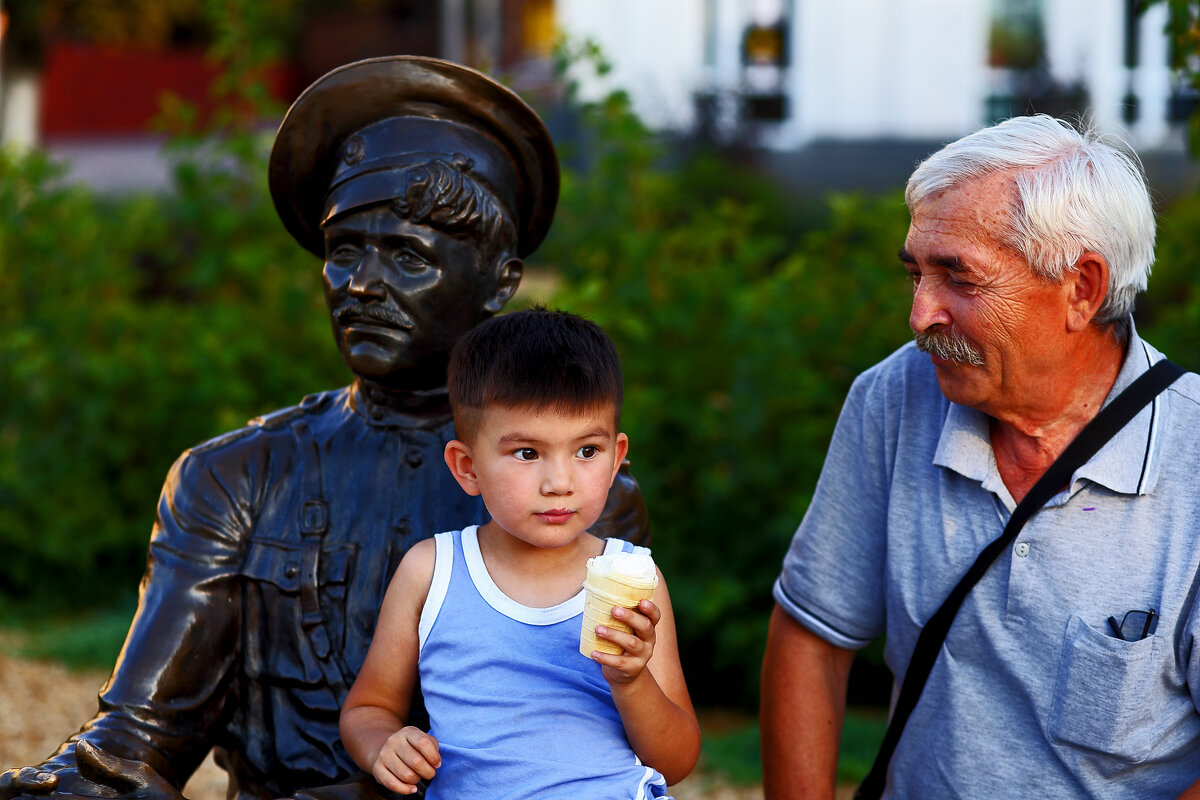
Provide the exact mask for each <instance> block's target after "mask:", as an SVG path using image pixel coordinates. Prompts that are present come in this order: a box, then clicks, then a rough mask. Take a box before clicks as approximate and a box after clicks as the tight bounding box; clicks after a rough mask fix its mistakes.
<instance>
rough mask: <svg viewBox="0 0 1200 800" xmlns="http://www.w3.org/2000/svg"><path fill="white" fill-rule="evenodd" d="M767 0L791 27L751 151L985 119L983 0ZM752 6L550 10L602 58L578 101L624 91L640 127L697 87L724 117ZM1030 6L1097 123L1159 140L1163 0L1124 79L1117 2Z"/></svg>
mask: <svg viewBox="0 0 1200 800" xmlns="http://www.w3.org/2000/svg"><path fill="white" fill-rule="evenodd" d="M772 1H773V2H776V3H778V2H783V3H784V4H785V7H786V8H787V9H788V14H789V20H790V42H789V47H790V51H791V64H790V66H789V68H788V69H787V70H786V72H785V74H784V81H785V87H786V88H785V93H786V95H787V97H788V118H787V119H785V120H784V121H782V122H779V123H764V124H760V125H759V126H758V134H759V136H758V139H759V141H760V142H761V143H763V144H766V145H767V146H771V147H776V148H779V149H790V148H794V147H798V146H802V145H804V144H806V143H808V142H811V141H813V140H814V139H820V138H832V139H851V140H852V139H876V138H900V139H928V140H947V139H951V138H955V137H957V136H961V135H963V134H965V133H969V132H970V131H972V130H975V129H976V128H978V127H979V126H980V125H982V124H984V123H985V122H986V119H985V114H986V105H985V102H986V98H987V96H988V94H989V93H990V92H992V91H993V90H994V89H995V88H996V82H997V81H998V80H1001V79H1002V76H1001V75H999V73H998V72H997V71H996V70H992V69H990V68H989V67H988V64H987V41H988V28H989V24H990V21H991V9H992V2H991V0H772ZM761 2H762V0H558V2H557V3H556V13H557V14H558V22H559V25H560V27H561V28H563V29H564V31H566V32H568V33H569V34H570V35H571V36H573V37H576V38H582V37H590V38H592V39H595V40H596V41H597V42H599V43H600V45H601V46H602V47H603V49H604V52H605V53H606V55H607V56H608V58H609V59H610V60H611V61H612V62H613V64H614V71H613V73H612V76H611V82H610V83H609V84H604V85H601V84H599V83H596V82H588V83H586V84H585V85H584V89H585V91H586V92H589V93H590V95H589V96H591V97H595V96H598V94H599V93H600V92H602V91H604V90H605V89H606V88H610V87H612V86H617V87H621V88H625V89H627V90H628V91H629V92H630V93H631V95H632V97H633V103H634V109H635V111H637V112H638V113H639V115H641V116H642V118H643V119H644V120H645V121H646V122H647V123H649V124H651V125H653V126H656V127H686V126H688V125H690V124H691V123H692V121H693V119H694V100H693V98H694V95H695V93H696V92H698V91H699V92H711V93H715V94H717V95H718V96H720V97H723V98H725V100H726V109H727V111H728V112H730V113H731V114H732V110H733V109H734V108H735V106H736V92H737V91H738V89H739V87H740V86H741V82H742V76H741V68H742V67H741V59H740V47H741V39H742V32H743V30H744V28H745V25H746V22H747V21H748V20H749V19H750V16H751V14H752V13H753V11H754V9H755V7H756V5H758V4H760V3H761ZM1043 10H1044V14H1045V31H1046V38H1047V42H1046V43H1047V59H1048V62H1049V68H1050V70H1051V74H1052V75H1053V77H1054V78H1055V79H1057V80H1058V81H1059V82H1061V83H1063V84H1068V85H1069V84H1072V83H1075V82H1078V81H1082V82H1083V83H1084V84H1085V85H1086V87H1087V89H1088V92H1089V95H1090V98H1091V101H1092V105H1093V109H1092V113H1093V117H1094V119H1095V121H1096V122H1097V123H1098V124H1099V125H1100V126H1101V127H1102V128H1103V129H1105V130H1108V131H1111V132H1114V133H1117V134H1119V135H1122V136H1125V137H1126V138H1128V139H1131V140H1132V141H1133V143H1134V144H1136V145H1138V146H1140V147H1156V146H1160V145H1163V144H1164V143H1166V142H1167V140H1168V139H1169V138H1170V136H1171V133H1172V132H1171V131H1170V130H1169V129H1168V126H1167V123H1166V119H1165V117H1166V107H1167V98H1168V96H1169V93H1170V73H1169V71H1168V68H1167V40H1166V37H1165V35H1164V34H1163V33H1162V29H1163V23H1164V22H1165V18H1166V9H1165V7H1164V6H1163V4H1158V5H1155V6H1153V7H1152V8H1151V9H1150V10H1149V11H1148V12H1147V13H1146V14H1145V16H1144V17H1143V20H1142V24H1141V53H1140V56H1141V58H1140V66H1139V68H1138V69H1136V70H1133V71H1130V70H1128V69H1126V68H1125V66H1124V46H1125V39H1124V37H1125V33H1124V25H1125V22H1124V0H1043ZM706 48H707V52H706ZM1131 87H1132V89H1133V90H1134V91H1135V92H1136V93H1137V94H1138V96H1139V98H1140V100H1141V107H1140V112H1141V113H1140V118H1139V119H1138V120H1137V121H1136V122H1135V123H1134V124H1133V125H1131V126H1128V127H1127V126H1126V125H1125V124H1124V120H1123V113H1122V103H1123V101H1124V99H1125V96H1126V93H1127V92H1128V91H1129V90H1130V88H1131ZM1176 138H1177V136H1176Z"/></svg>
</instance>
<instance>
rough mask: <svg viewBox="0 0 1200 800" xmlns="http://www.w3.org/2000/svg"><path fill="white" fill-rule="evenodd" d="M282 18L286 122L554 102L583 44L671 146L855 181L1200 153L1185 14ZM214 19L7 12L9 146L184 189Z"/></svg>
mask: <svg viewBox="0 0 1200 800" xmlns="http://www.w3.org/2000/svg"><path fill="white" fill-rule="evenodd" d="M266 2H267V4H268V5H271V6H280V5H284V6H290V7H291V8H292V9H293V11H294V14H293V17H294V19H293V20H292V21H291V22H289V23H288V24H290V25H292V26H293V27H294V31H293V32H292V33H291V35H290V36H289V37H287V41H288V42H290V47H289V48H288V52H282V53H280V54H279V57H278V59H277V62H276V63H275V66H274V67H273V68H272V70H271V74H270V75H269V80H268V85H269V86H270V90H271V92H272V93H273V94H275V95H276V96H277V97H278V99H279V100H280V101H281V102H282V103H284V104H286V103H287V102H288V101H290V100H291V99H292V98H293V97H295V95H296V94H297V93H298V92H299V91H300V89H302V88H303V87H304V86H305V85H307V84H308V83H309V82H310V81H311V80H312V79H314V78H315V77H317V76H319V75H320V74H323V73H324V72H325V71H326V70H328V69H329V68H332V67H334V66H336V65H339V64H342V63H346V62H348V61H351V60H354V59H357V58H363V57H368V56H375V55H384V54H391V53H400V52H404V53H413V54H421V55H431V56H440V57H444V58H448V59H451V60H455V61H460V62H464V63H468V64H472V65H475V66H479V67H481V68H483V69H485V70H488V71H490V72H492V73H494V74H497V75H500V76H503V77H504V79H505V80H507V81H508V82H510V83H511V84H513V85H514V86H515V87H517V88H518V89H519V90H521V91H523V92H527V93H532V94H534V95H538V94H540V93H541V94H545V93H551V92H552V87H553V82H554V71H553V66H552V60H553V59H552V55H553V50H554V47H555V43H556V42H557V41H559V38H560V37H561V36H566V37H568V39H569V40H571V41H593V42H595V43H596V44H598V45H599V47H600V51H601V52H602V53H603V54H604V56H605V58H606V59H607V60H608V61H609V62H611V65H612V69H611V71H609V72H608V73H607V74H605V75H602V76H600V75H595V74H593V73H584V72H582V71H581V73H580V75H579V76H578V79H579V80H580V82H581V91H582V93H583V96H584V97H585V98H586V97H595V96H599V95H601V94H602V93H604V92H606V91H609V90H611V89H614V88H617V89H623V90H625V91H627V92H628V93H629V95H630V97H631V100H632V103H633V107H634V110H635V111H636V112H637V113H638V114H639V116H640V117H641V118H642V119H643V120H644V121H645V122H646V123H648V124H649V125H651V126H652V127H655V128H658V129H661V130H664V131H666V132H669V133H671V134H677V135H680V136H684V137H693V138H696V139H701V140H704V141H707V142H710V143H713V144H716V145H718V146H724V147H731V148H741V149H750V150H753V151H755V152H758V153H760V154H761V158H762V159H764V160H766V161H767V162H770V163H775V164H776V165H778V168H779V169H780V171H782V172H784V173H794V172H797V171H798V172H800V173H803V174H805V175H807V176H808V178H809V179H810V180H815V181H824V182H826V183H835V184H836V183H837V182H838V181H839V176H843V177H842V178H841V180H843V181H849V182H851V183H854V184H855V185H857V184H858V183H861V182H863V181H866V182H868V183H869V182H870V181H871V180H872V179H874V180H875V181H876V182H878V183H880V184H883V185H894V184H895V182H896V181H897V180H902V179H903V176H904V175H905V174H906V173H907V171H908V169H910V168H911V165H912V162H913V160H914V159H915V158H919V157H921V156H922V155H924V154H925V153H927V152H929V150H931V149H932V147H933V146H936V144H937V143H940V142H944V141H946V140H948V139H951V138H955V137H957V136H960V135H962V134H964V133H966V132H968V131H970V130H973V129H974V128H976V127H978V126H980V125H982V124H986V123H988V122H991V121H994V120H998V119H1002V118H1004V117H1008V116H1012V115H1013V114H1018V113H1026V112H1029V111H1035V110H1036V111H1046V112H1049V113H1053V114H1056V115H1069V114H1084V113H1086V114H1089V115H1091V116H1092V118H1094V119H1095V120H1096V122H1097V123H1099V124H1100V126H1101V127H1102V128H1104V129H1106V130H1109V131H1112V132H1114V133H1117V134H1120V135H1122V136H1123V137H1125V138H1126V139H1127V140H1129V141H1131V142H1132V143H1133V144H1134V145H1135V146H1136V147H1137V148H1139V150H1141V151H1143V152H1152V153H1167V154H1171V153H1175V154H1182V151H1183V135H1182V130H1183V126H1184V122H1185V120H1186V118H1187V115H1188V114H1189V113H1190V111H1191V110H1192V108H1193V107H1194V106H1195V104H1196V97H1195V94H1194V92H1190V90H1188V89H1187V88H1186V87H1185V86H1183V85H1181V84H1180V83H1179V82H1178V81H1177V80H1175V78H1174V76H1173V74H1172V72H1171V69H1170V68H1169V57H1170V55H1171V54H1170V43H1169V40H1168V37H1167V36H1166V35H1165V34H1164V32H1163V28H1164V24H1165V22H1166V14H1167V10H1166V6H1165V4H1164V3H1157V4H1151V5H1150V6H1149V7H1148V8H1145V9H1144V10H1143V9H1142V8H1141V7H1142V6H1144V5H1146V4H1145V2H1144V0H838V2H831V1H830V0H653V2H647V0H436V2H435V0H374V1H372V0H358V1H357V2H353V1H352V0H346V2H334V1H333V0H324V1H322V0H307V1H305V0H290V2H289V0H266ZM198 5H199V0H125V2H116V1H115V0H114V1H113V2H104V1H103V0H93V2H80V1H79V0H0V7H2V8H3V9H4V10H5V16H6V21H7V24H6V31H5V33H4V34H3V38H0V55H2V56H3V57H2V58H0V92H2V94H0V124H2V128H0V130H2V131H3V139H4V141H5V142H9V143H16V144H18V145H23V146H31V145H35V144H37V145H43V146H45V147H47V148H48V149H50V150H51V151H52V152H54V153H57V154H59V155H61V156H63V157H64V158H67V159H69V160H71V162H72V163H73V168H74V169H75V171H76V174H77V175H79V176H80V177H81V178H82V179H84V180H91V181H93V182H98V183H101V184H103V183H104V181H105V180H108V181H110V182H113V183H114V184H115V185H120V184H121V183H122V182H123V181H124V182H127V183H138V182H142V183H146V182H149V183H153V182H155V181H157V180H160V179H164V176H165V171H163V172H161V173H156V172H155V170H156V166H155V164H154V160H153V158H152V157H151V158H147V155H146V148H147V147H150V146H152V145H151V144H149V143H148V142H149V141H150V140H148V139H147V135H148V132H149V128H148V126H149V124H150V121H151V120H152V119H153V118H154V117H155V115H156V114H157V113H158V109H159V107H160V104H161V101H162V98H163V96H164V93H166V92H170V93H172V94H173V96H175V97H177V98H180V99H183V100H188V101H192V102H196V103H198V104H200V105H201V107H203V104H204V103H205V101H206V97H207V87H208V85H209V82H210V81H211V80H212V78H213V75H214V70H215V67H214V66H213V64H212V63H211V62H210V61H208V60H206V57H205V55H204V49H203V46H202V45H203V41H202V39H203V32H202V31H199V30H197V29H196V26H195V25H192V23H191V18H190V17H189V14H193V13H195V11H194V9H195V8H196V7H198ZM142 6H144V8H142ZM122 7H124V8H125V9H126V11H127V12H128V14H129V15H130V19H132V18H133V15H134V14H138V15H140V17H139V19H142V21H141V22H139V23H137V24H138V25H141V26H142V27H143V28H146V29H147V30H143V31H142V32H141V33H140V34H138V33H136V32H135V35H130V33H129V32H128V31H126V32H125V33H124V35H120V36H114V35H111V34H109V35H106V33H105V30H104V25H105V19H106V17H105V9H109V11H108V17H107V19H108V20H109V22H108V24H109V25H110V27H113V26H114V24H115V23H113V22H112V20H114V19H116V20H120V19H121V13H120V12H119V11H114V10H112V9H117V8H122ZM89 8H90V9H91V11H88V9H89ZM146 18H149V22H147V21H145V19H146ZM155 20H157V23H156V22H155ZM128 24H132V23H128ZM155 24H157V26H158V28H157V29H155V28H154V26H155ZM806 153H807V156H805V154H806ZM892 164H896V165H898V166H897V167H896V168H895V169H890V168H889V166H890V165H892ZM847 170H849V172H847ZM105 174H108V176H109V177H108V178H105V177H103V176H104V175H105ZM866 188H875V187H871V186H867V187H866Z"/></svg>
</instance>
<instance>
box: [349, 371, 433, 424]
mask: <svg viewBox="0 0 1200 800" xmlns="http://www.w3.org/2000/svg"><path fill="white" fill-rule="evenodd" d="M354 404H355V408H356V409H357V410H358V411H359V412H360V413H361V414H362V415H363V416H364V417H366V418H367V419H368V420H369V421H370V422H371V423H373V424H376V425H384V426H402V427H409V428H411V427H425V426H427V425H431V424H437V425H440V424H442V423H444V422H446V421H447V420H449V419H450V416H451V414H450V398H449V395H448V394H447V393H446V387H444V386H442V387H438V388H436V389H419V390H412V389H394V388H389V387H385V386H383V385H381V384H379V383H377V382H376V381H373V380H371V379H369V378H364V377H361V376H359V377H357V378H356V379H355V381H354Z"/></svg>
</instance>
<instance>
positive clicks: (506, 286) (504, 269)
mask: <svg viewBox="0 0 1200 800" xmlns="http://www.w3.org/2000/svg"><path fill="white" fill-rule="evenodd" d="M496 273H497V274H496V293H495V294H493V295H492V297H491V298H490V299H489V300H488V301H487V302H486V303H484V304H483V310H484V311H487V312H488V313H489V314H499V313H500V309H502V308H504V304H505V303H507V302H508V301H509V300H511V299H512V296H513V295H514V294H516V293H517V287H518V286H520V285H521V276H522V275H524V274H525V262H523V261H521V259H519V258H509V259H506V260H505V262H504V263H503V264H501V265H500V266H499V267H498V268H497V270H496Z"/></svg>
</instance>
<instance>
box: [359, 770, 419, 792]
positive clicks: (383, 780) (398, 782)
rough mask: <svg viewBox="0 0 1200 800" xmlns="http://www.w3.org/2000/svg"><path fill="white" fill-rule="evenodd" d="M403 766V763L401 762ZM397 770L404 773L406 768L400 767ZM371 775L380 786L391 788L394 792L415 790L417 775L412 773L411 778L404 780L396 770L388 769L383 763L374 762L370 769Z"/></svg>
mask: <svg viewBox="0 0 1200 800" xmlns="http://www.w3.org/2000/svg"><path fill="white" fill-rule="evenodd" d="M401 767H403V764H401ZM399 772H401V773H405V774H406V772H407V771H406V770H404V769H400V770H399ZM371 776H372V777H374V778H375V780H377V781H378V782H379V783H380V784H381V785H382V786H385V787H387V788H388V789H391V790H392V791H393V792H395V793H396V794H412V793H413V792H415V791H416V790H417V780H418V779H417V777H416V776H415V775H414V776H413V777H412V779H411V780H405V779H404V778H402V777H400V775H398V774H397V771H395V770H392V769H389V768H388V767H386V766H384V765H383V764H376V765H375V768H374V769H372V770H371Z"/></svg>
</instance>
